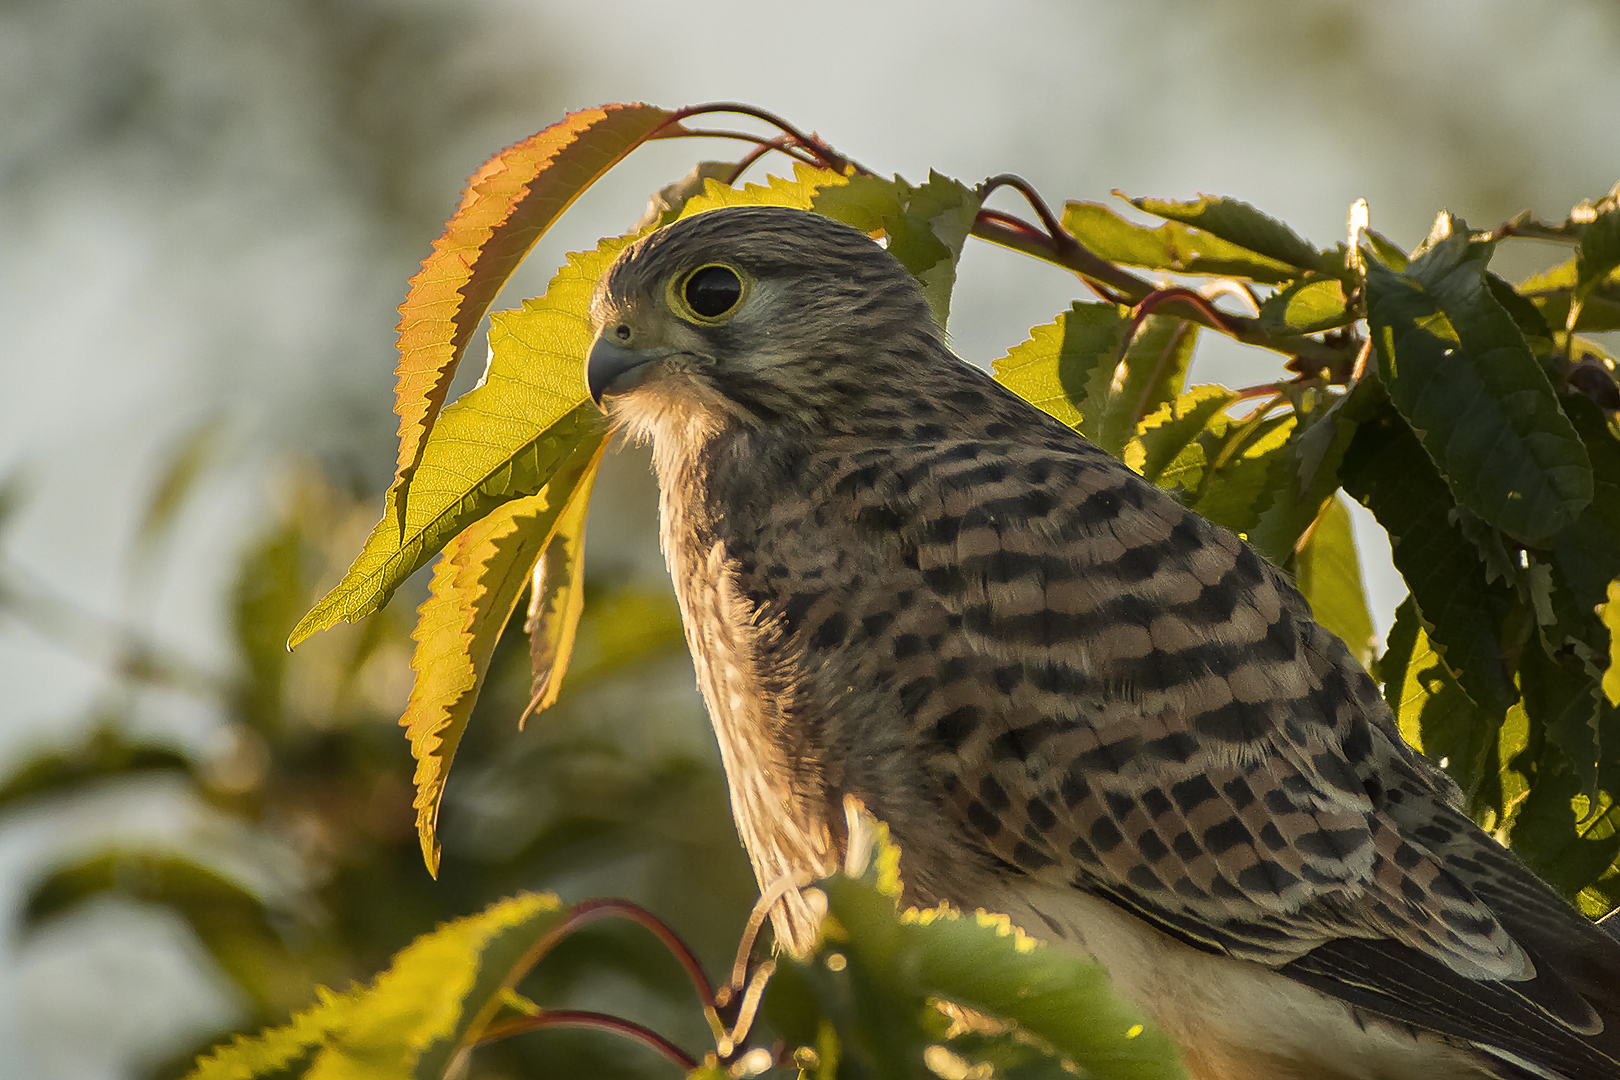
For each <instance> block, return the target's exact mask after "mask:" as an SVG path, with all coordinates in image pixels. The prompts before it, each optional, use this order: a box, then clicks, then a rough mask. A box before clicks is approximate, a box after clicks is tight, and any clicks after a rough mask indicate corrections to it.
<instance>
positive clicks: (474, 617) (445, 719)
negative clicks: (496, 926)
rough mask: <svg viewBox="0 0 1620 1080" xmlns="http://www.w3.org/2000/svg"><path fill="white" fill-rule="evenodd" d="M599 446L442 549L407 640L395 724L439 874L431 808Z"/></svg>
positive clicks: (582, 492) (428, 854)
mask: <svg viewBox="0 0 1620 1080" xmlns="http://www.w3.org/2000/svg"><path fill="white" fill-rule="evenodd" d="M602 445H603V444H602V443H601V442H600V441H598V442H597V443H595V444H594V445H591V444H587V445H584V446H581V447H580V448H579V450H578V451H576V452H575V454H574V458H573V459H572V462H571V464H570V465H568V466H567V467H566V468H565V469H564V470H562V471H560V472H559V473H558V474H557V476H556V477H555V478H554V479H553V481H552V483H551V484H549V485H547V487H546V489H545V490H544V491H542V492H541V493H540V494H538V495H531V496H528V497H525V498H522V499H514V500H512V501H511V502H509V503H506V504H505V505H503V506H501V507H500V508H499V509H497V510H495V511H494V512H493V513H491V514H490V515H489V516H488V517H485V518H483V519H481V520H479V521H476V522H474V523H473V524H472V525H469V526H468V527H467V528H466V529H465V530H464V531H462V533H461V534H460V535H458V536H457V537H456V538H455V539H453V540H451V541H450V543H448V544H447V545H445V548H444V554H443V555H442V556H441V557H440V559H439V562H438V565H437V566H435V567H434V569H433V581H432V583H431V585H430V586H429V589H428V592H429V595H428V598H427V600H426V601H425V602H423V604H422V606H421V608H419V609H418V610H419V613H420V615H421V618H420V619H419V620H418V622H417V624H416V629H415V630H414V631H413V632H412V634H411V636H412V638H414V639H415V641H416V654H415V655H414V656H413V657H412V658H411V667H412V669H414V670H415V672H416V681H415V683H414V684H413V685H412V687H411V696H410V700H409V701H408V702H407V703H406V705H405V714H404V715H403V716H401V717H400V721H399V722H400V725H401V726H402V727H404V728H405V729H406V734H407V735H408V736H409V738H410V740H411V756H412V757H413V758H415V759H416V776H415V784H416V801H415V807H416V830H417V834H418V836H419V838H420V840H421V843H422V859H423V861H424V862H425V863H426V864H427V868H428V872H429V873H430V874H433V875H435V876H437V875H438V872H439V845H438V839H437V830H438V820H439V803H440V801H441V800H442V799H443V797H444V787H445V782H446V780H447V779H448V778H449V773H450V765H451V762H452V761H453V760H454V759H455V754H456V748H457V747H458V746H460V744H461V737H462V735H463V734H464V733H465V732H466V730H467V721H468V718H469V717H470V716H471V715H472V708H473V704H474V703H475V702H476V701H477V700H478V692H479V690H480V689H481V688H482V686H483V682H484V675H485V674H486V673H487V672H488V670H489V661H490V658H491V657H492V656H494V654H495V646H496V645H497V644H498V643H499V641H500V638H501V632H502V631H503V630H504V629H505V628H506V624H507V621H508V620H509V619H511V617H512V612H513V610H514V609H515V608H516V607H517V603H518V598H519V597H520V596H522V594H523V590H524V589H525V588H526V587H527V586H528V584H529V578H530V575H531V573H532V572H533V570H534V568H535V565H536V564H537V563H538V562H539V560H540V556H541V555H542V554H543V553H544V552H545V551H546V550H547V548H548V546H549V545H550V544H551V541H552V539H553V537H554V536H555V535H556V532H557V528H558V524H559V522H560V521H561V520H562V519H563V517H564V515H565V514H566V512H567V511H568V509H569V508H570V507H571V506H578V505H582V504H583V503H584V502H585V501H586V500H588V498H589V493H590V486H591V483H592V481H593V479H594V477H595V474H596V467H597V465H598V464H599V462H600V461H601V449H602Z"/></svg>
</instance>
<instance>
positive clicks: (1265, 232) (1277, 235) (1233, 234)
mask: <svg viewBox="0 0 1620 1080" xmlns="http://www.w3.org/2000/svg"><path fill="white" fill-rule="evenodd" d="M1114 194H1116V195H1119V197H1120V198H1122V199H1126V200H1127V201H1129V202H1130V204H1131V205H1132V206H1134V207H1136V208H1137V209H1138V210H1142V211H1145V212H1146V213H1149V214H1152V215H1154V216H1155V217H1162V218H1168V219H1169V220H1171V221H1179V222H1181V223H1182V224H1184V225H1192V226H1194V227H1195V228H1199V229H1202V230H1203V231H1204V232H1207V233H1209V234H1211V235H1212V236H1218V237H1220V238H1221V239H1223V240H1227V241H1230V242H1231V243H1234V244H1237V245H1238V246H1239V247H1243V248H1247V249H1248V250H1249V251H1253V252H1258V253H1259V254H1261V255H1264V256H1266V257H1267V258H1269V259H1275V260H1276V261H1277V262H1279V263H1282V264H1284V265H1285V266H1292V267H1298V268H1299V269H1301V270H1315V271H1317V272H1319V273H1323V274H1329V275H1333V276H1338V275H1340V274H1342V273H1344V263H1343V261H1342V259H1341V258H1339V257H1336V256H1334V255H1330V254H1328V253H1325V252H1321V251H1318V250H1316V248H1315V247H1313V246H1311V244H1310V243H1309V242H1308V241H1306V240H1305V239H1304V238H1303V237H1301V236H1300V235H1299V234H1298V233H1296V232H1295V231H1294V230H1293V229H1290V228H1289V227H1288V226H1287V225H1284V224H1283V223H1282V222H1280V221H1278V220H1277V219H1276V218H1274V217H1272V216H1271V215H1269V214H1265V213H1262V212H1261V211H1259V210H1256V209H1255V208H1254V207H1252V206H1250V205H1249V204H1248V203H1246V202H1241V201H1240V200H1237V199H1231V198H1227V197H1225V196H1220V195H1200V196H1199V197H1198V198H1197V199H1194V200H1192V201H1190V202H1169V201H1166V200H1163V199H1145V198H1143V199H1132V198H1130V197H1129V196H1126V195H1123V194H1121V193H1120V192H1117V191H1116V192H1114ZM1288 276H1289V277H1293V276H1294V275H1293V274H1290V275H1288Z"/></svg>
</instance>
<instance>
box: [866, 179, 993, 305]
mask: <svg viewBox="0 0 1620 1080" xmlns="http://www.w3.org/2000/svg"><path fill="white" fill-rule="evenodd" d="M904 203H905V209H904V211H903V212H902V213H901V215H900V216H899V217H898V218H897V219H894V220H891V221H887V222H885V225H886V230H887V232H888V235H889V253H890V254H891V255H893V256H894V257H895V258H897V259H899V260H900V262H901V264H902V265H903V266H905V268H906V269H907V270H909V271H911V275H912V276H913V277H915V278H916V279H917V281H918V282H919V283H920V284H921V285H922V287H923V295H924V296H925V297H927V298H928V308H929V310H930V311H932V312H933V313H934V321H935V322H937V323H938V324H939V325H940V326H944V325H945V324H946V321H947V320H948V319H949V317H950V310H951V289H952V288H953V287H954V286H955V285H956V263H957V260H958V259H959V258H961V255H962V245H963V244H964V243H966V241H967V237H968V232H969V230H971V229H972V228H973V222H974V219H975V217H976V216H977V215H978V213H979V198H978V196H977V195H975V194H974V193H973V191H972V189H970V188H968V187H966V186H964V185H963V184H961V183H959V182H958V181H955V180H951V179H949V178H947V177H944V176H941V175H940V174H939V173H936V172H931V173H929V174H928V181H927V182H926V183H924V184H922V185H921V186H919V187H915V188H910V189H909V190H908V191H907V192H906V194H905V199H904Z"/></svg>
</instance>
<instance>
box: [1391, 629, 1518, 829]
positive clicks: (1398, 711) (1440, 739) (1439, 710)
mask: <svg viewBox="0 0 1620 1080" xmlns="http://www.w3.org/2000/svg"><path fill="white" fill-rule="evenodd" d="M1378 672H1379V676H1380V678H1381V679H1382V680H1383V683H1384V700H1385V701H1387V702H1389V707H1390V710H1391V711H1392V712H1394V714H1395V718H1396V720H1397V721H1399V723H1400V725H1401V735H1402V736H1403V737H1405V739H1406V741H1407V742H1409V743H1411V744H1412V745H1413V746H1414V747H1416V748H1417V750H1418V752H1419V753H1421V754H1423V756H1425V757H1427V758H1428V759H1429V760H1430V761H1432V762H1434V763H1435V764H1436V765H1438V766H1440V767H1441V768H1442V769H1444V770H1446V772H1447V773H1448V774H1449V775H1450V776H1451V778H1452V779H1453V780H1455V781H1456V782H1457V786H1458V787H1460V788H1462V791H1463V796H1464V798H1465V800H1466V806H1467V807H1468V810H1469V813H1470V814H1472V815H1473V816H1474V818H1475V819H1476V820H1478V819H1479V818H1480V816H1481V814H1480V810H1481V806H1480V805H1479V797H1480V790H1481V785H1482V783H1483V781H1484V779H1485V777H1486V775H1487V773H1490V774H1492V775H1494V772H1495V770H1494V768H1492V767H1491V759H1492V750H1493V749H1494V748H1495V743H1496V732H1497V730H1498V728H1499V726H1500V721H1499V720H1494V719H1492V718H1491V716H1490V715H1489V714H1487V713H1485V712H1483V711H1481V710H1480V708H1479V706H1477V705H1475V704H1474V703H1473V702H1472V701H1470V700H1469V698H1468V695H1467V694H1465V693H1463V689H1462V687H1461V686H1459V685H1458V684H1457V679H1456V676H1454V675H1452V673H1451V671H1450V670H1449V669H1448V668H1447V667H1446V665H1445V662H1444V661H1442V660H1441V658H1440V654H1439V653H1438V652H1436V651H1435V649H1434V645H1433V643H1432V642H1430V640H1429V635H1428V633H1427V632H1426V631H1425V630H1424V628H1423V624H1422V620H1421V619H1420V618H1419V617H1418V610H1417V605H1416V604H1415V603H1413V602H1412V598H1411V597H1407V598H1406V599H1405V600H1404V601H1402V602H1401V605H1400V607H1398V608H1396V609H1395V622H1394V624H1393V625H1392V626H1391V627H1390V630H1389V644H1388V646H1387V647H1386V648H1385V650H1384V655H1383V656H1382V657H1380V658H1379V661H1378ZM1489 808H1490V809H1491V811H1492V813H1493V814H1494V815H1495V816H1496V817H1497V818H1498V819H1499V818H1500V817H1501V811H1502V807H1501V806H1500V804H1493V805H1491V806H1490V807H1489Z"/></svg>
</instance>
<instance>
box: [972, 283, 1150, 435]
mask: <svg viewBox="0 0 1620 1080" xmlns="http://www.w3.org/2000/svg"><path fill="white" fill-rule="evenodd" d="M1125 326H1126V314H1125V310H1124V309H1123V308H1120V307H1117V306H1115V305H1114V304H1082V303H1079V302H1076V303H1075V304H1073V305H1072V306H1071V307H1070V308H1069V310H1068V311H1066V312H1064V313H1063V314H1061V315H1059V316H1058V317H1057V319H1056V321H1054V322H1050V323H1047V324H1046V325H1044V326H1037V327H1035V328H1034V329H1033V330H1031V331H1030V336H1029V340H1028V341H1026V342H1024V343H1023V344H1022V345H1016V346H1014V347H1013V348H1012V349H1011V350H1009V351H1008V353H1007V355H1006V356H1003V357H1002V358H1001V359H999V360H997V361H995V362H994V364H992V365H991V366H992V370H993V371H994V372H995V376H996V381H997V382H999V383H1001V385H1003V386H1005V387H1006V388H1007V389H1009V390H1011V391H1012V392H1013V393H1015V394H1017V395H1018V396H1019V397H1021V398H1023V399H1024V400H1025V401H1028V402H1029V403H1030V404H1031V405H1034V406H1035V407H1036V408H1038V409H1041V410H1043V411H1045V412H1046V413H1049V414H1050V415H1052V416H1054V417H1056V418H1057V419H1058V420H1061V421H1062V422H1063V423H1065V424H1067V425H1069V426H1070V427H1072V428H1074V429H1075V430H1076V431H1079V432H1080V433H1081V434H1082V435H1087V434H1089V433H1090V432H1091V431H1092V430H1094V429H1095V424H1096V423H1097V420H1096V413H1097V407H1096V406H1094V405H1091V404H1089V403H1088V401H1087V398H1088V396H1089V393H1090V391H1089V390H1088V387H1089V386H1091V385H1092V384H1093V382H1094V381H1095V379H1096V378H1098V377H1099V374H1098V373H1099V372H1103V371H1106V372H1107V375H1106V377H1107V378H1110V379H1111V378H1112V377H1113V373H1114V370H1115V369H1116V368H1117V367H1118V366H1119V357H1120V346H1121V344H1122V342H1121V339H1122V338H1123V336H1124V333H1125Z"/></svg>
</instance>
